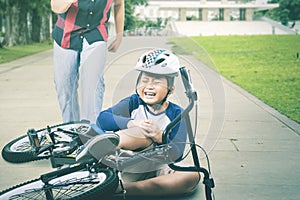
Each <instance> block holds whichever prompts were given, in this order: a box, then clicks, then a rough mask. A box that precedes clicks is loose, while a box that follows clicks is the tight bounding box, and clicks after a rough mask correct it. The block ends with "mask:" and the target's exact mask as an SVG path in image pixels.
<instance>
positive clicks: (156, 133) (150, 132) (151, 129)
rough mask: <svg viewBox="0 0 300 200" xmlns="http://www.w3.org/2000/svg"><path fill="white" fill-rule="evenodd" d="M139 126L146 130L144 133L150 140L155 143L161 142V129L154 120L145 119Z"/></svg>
mask: <svg viewBox="0 0 300 200" xmlns="http://www.w3.org/2000/svg"><path fill="white" fill-rule="evenodd" d="M141 128H143V129H144V130H145V131H146V132H145V133H144V135H145V136H146V137H148V138H150V139H152V141H154V142H156V143H159V144H160V143H162V131H161V130H160V128H159V126H158V125H157V124H156V123H155V122H153V121H151V120H145V121H144V122H143V123H142V124H141Z"/></svg>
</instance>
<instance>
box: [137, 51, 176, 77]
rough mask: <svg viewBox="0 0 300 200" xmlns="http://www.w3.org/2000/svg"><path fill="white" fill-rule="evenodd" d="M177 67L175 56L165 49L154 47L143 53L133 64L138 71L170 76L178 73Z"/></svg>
mask: <svg viewBox="0 0 300 200" xmlns="http://www.w3.org/2000/svg"><path fill="white" fill-rule="evenodd" d="M179 68H180V64H179V60H178V58H177V56H175V55H174V54H173V53H172V52H170V51H168V50H166V49H154V50H151V51H148V52H146V53H144V54H143V55H142V56H141V57H140V58H139V60H138V62H137V64H136V66H135V69H136V70H138V71H142V72H147V73H151V74H158V75H165V76H171V77H174V76H177V75H178V72H179Z"/></svg>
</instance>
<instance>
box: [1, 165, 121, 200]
mask: <svg viewBox="0 0 300 200" xmlns="http://www.w3.org/2000/svg"><path fill="white" fill-rule="evenodd" d="M118 182H119V178H118V176H117V173H116V172H115V171H114V170H112V169H104V168H100V169H98V170H97V172H94V173H92V174H91V173H90V172H89V171H87V170H83V171H76V172H73V173H70V174H67V175H64V176H61V177H59V178H55V179H53V180H51V181H49V184H46V185H45V184H44V183H43V182H42V181H41V179H35V180H31V181H29V182H25V183H22V184H20V185H17V186H14V187H12V188H10V189H7V190H5V191H2V192H0V199H5V200H11V199H14V200H18V199H30V200H50V199H51V200H55V199H68V200H71V199H72V200H75V199H76V200H86V199H89V200H90V199H91V200H93V199H99V197H109V196H111V195H112V194H113V193H114V191H115V190H116V189H117V187H118Z"/></svg>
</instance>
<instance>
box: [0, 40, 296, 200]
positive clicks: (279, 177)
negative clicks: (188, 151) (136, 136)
mask: <svg viewBox="0 0 300 200" xmlns="http://www.w3.org/2000/svg"><path fill="white" fill-rule="evenodd" d="M152 47H165V48H172V44H171V43H169V42H167V38H164V37H139V38H135V37H128V38H124V41H123V43H122V46H121V48H120V50H119V51H118V53H117V54H111V53H110V54H109V55H108V61H107V68H106V71H105V78H106V94H105V101H104V107H107V106H109V105H111V104H112V103H114V102H116V101H118V100H119V99H120V98H121V97H123V96H124V95H127V94H128V93H129V92H133V91H134V87H133V84H134V81H135V76H136V73H135V72H134V71H132V68H133V66H134V64H135V62H136V61H137V58H138V57H139V55H140V54H141V53H142V52H144V51H145V50H146V49H147V48H152ZM180 58H181V62H182V63H183V64H184V65H186V66H187V67H188V68H189V69H190V70H191V75H192V79H193V84H194V86H195V89H196V90H197V91H198V95H199V99H200V101H199V105H198V107H199V112H198V113H197V114H198V119H199V120H198V128H197V132H198V135H197V140H198V142H199V144H201V145H202V146H203V147H204V148H205V149H206V150H207V152H208V154H209V158H210V163H211V170H212V176H213V177H214V179H215V182H216V187H215V189H214V193H215V196H216V199H222V200H241V199H243V200H248V199H249V200H250V199H263V200H277V199H278V200H279V199H282V200H283V199H286V200H296V199H297V200H298V199H299V196H300V191H299V187H300V181H299V180H300V157H299V152H300V145H299V144H300V143H299V142H300V137H299V134H300V133H299V131H300V125H299V124H298V123H295V122H294V121H292V120H290V119H288V118H286V117H285V116H282V115H281V114H279V113H278V112H277V111H275V110H273V109H272V108H270V107H268V106H267V105H265V104H264V103H262V102H261V101H259V100H258V99H257V98H255V97H253V96H252V95H250V94H249V93H247V92H246V91H244V90H242V89H241V88H239V87H238V86H236V85H234V84H232V83H231V82H229V81H228V80H226V79H224V78H222V77H220V75H219V74H218V73H216V72H215V71H213V70H211V69H209V68H207V67H206V66H204V65H203V64H202V63H200V62H198V61H197V60H195V59H193V58H192V57H190V56H188V55H182V56H181V57H180ZM176 87H177V90H176V91H177V92H176V93H175V94H174V95H173V97H172V100H174V101H177V102H178V103H182V104H183V105H184V104H185V103H186V102H185V101H184V97H183V96H182V94H181V93H180V92H182V86H181V85H180V82H178V83H177V84H176ZM0 111H1V112H0V134H1V140H0V147H1V148H2V147H3V146H4V145H5V144H6V143H7V142H8V141H10V140H12V139H14V138H16V137H17V136H19V135H21V134H24V133H25V132H26V131H27V129H28V128H31V127H34V128H36V129H38V128H42V127H45V126H46V125H52V124H57V123H60V122H61V117H60V113H59V109H58V104H57V100H56V94H55V91H54V85H53V77H52V51H46V52H42V53H39V54H36V55H33V56H29V57H26V58H22V59H19V60H16V61H13V62H11V63H7V64H2V65H0ZM200 155H201V163H203V165H204V166H205V167H207V165H206V162H205V159H204V157H203V156H202V154H200ZM50 170H53V169H52V168H51V167H50V163H49V161H37V162H32V163H25V164H11V163H7V162H5V161H4V160H3V159H2V158H0V190H2V189H5V188H7V187H9V186H12V185H15V184H17V183H20V182H22V181H26V180H28V179H32V178H36V177H39V175H40V174H41V173H43V172H48V171H50ZM199 188H200V189H199V190H198V191H197V192H196V193H195V194H194V195H192V196H189V197H182V198H179V199H204V198H203V194H202V185H200V186H199ZM156 199H157V198H156ZM173 199H174V198H173Z"/></svg>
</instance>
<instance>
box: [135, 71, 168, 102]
mask: <svg viewBox="0 0 300 200" xmlns="http://www.w3.org/2000/svg"><path fill="white" fill-rule="evenodd" d="M137 92H138V94H139V96H140V97H141V99H142V100H143V101H144V102H145V103H146V104H149V105H154V104H157V103H160V102H161V101H162V100H163V99H164V98H165V97H166V95H167V93H168V81H167V79H166V77H162V76H153V75H150V74H146V73H142V75H141V78H140V81H139V83H138V85H137Z"/></svg>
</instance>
